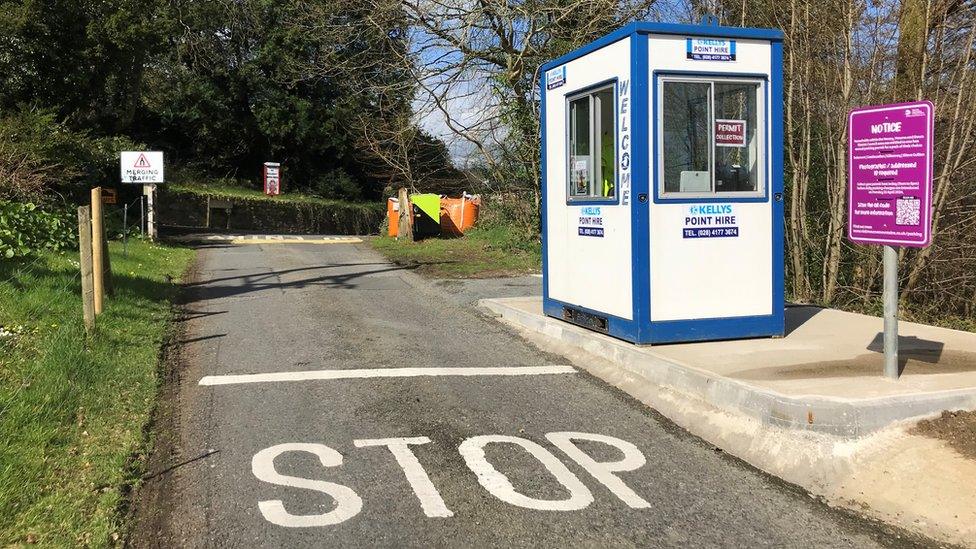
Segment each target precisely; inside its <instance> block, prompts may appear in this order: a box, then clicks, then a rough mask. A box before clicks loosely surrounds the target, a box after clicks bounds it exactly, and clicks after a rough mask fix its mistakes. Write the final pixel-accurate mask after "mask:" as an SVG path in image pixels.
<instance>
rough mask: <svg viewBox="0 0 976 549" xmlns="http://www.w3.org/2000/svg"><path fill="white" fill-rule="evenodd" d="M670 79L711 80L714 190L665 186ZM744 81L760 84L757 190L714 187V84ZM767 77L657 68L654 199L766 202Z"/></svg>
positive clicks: (710, 119) (757, 97) (767, 153)
mask: <svg viewBox="0 0 976 549" xmlns="http://www.w3.org/2000/svg"><path fill="white" fill-rule="evenodd" d="M668 82H686V83H693V84H701V83H709V84H711V88H710V90H712V91H711V92H710V93H709V101H710V105H709V153H708V165H709V177H710V181H711V188H712V190H711V191H708V192H680V191H671V192H668V191H666V190H665V183H664V162H662V161H660V159H662V158H663V157H664V116H665V113H664V85H665V83H668ZM726 82H727V83H743V84H757V89H756V128H757V134H756V135H757V138H758V139H759V142H758V143H757V147H756V150H757V151H758V152H759V154H760V155H761V156H762V159H761V160H762V161H761V162H757V170H758V171H757V177H756V190H755V191H715V190H714V189H715V165H714V163H715V108H714V84H715V83H726ZM768 88H769V82H768V77H767V76H766V75H762V74H725V73H699V72H682V71H674V72H671V71H667V72H665V71H661V72H659V71H654V112H655V115H656V117H655V121H654V124H653V127H654V136H653V137H654V139H653V154H654V156H656V158H657V160H658V161H656V162H655V164H656V167H655V169H654V179H655V183H656V184H655V187H656V188H655V189H654V201H655V202H681V201H689V202H702V201H708V200H714V201H721V202H763V201H766V200H767V199H768V192H767V191H768V188H769V184H768V178H767V174H768V169H769V166H768V164H769V161H770V157H769V153H770V151H769V143H768V141H769V139H768V138H769V126H768V124H769V123H768V109H769V101H768V93H769V91H768Z"/></svg>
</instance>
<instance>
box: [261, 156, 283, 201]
mask: <svg viewBox="0 0 976 549" xmlns="http://www.w3.org/2000/svg"><path fill="white" fill-rule="evenodd" d="M264 194H266V195H268V196H278V195H279V194H281V164H280V163H278V162H265V163H264Z"/></svg>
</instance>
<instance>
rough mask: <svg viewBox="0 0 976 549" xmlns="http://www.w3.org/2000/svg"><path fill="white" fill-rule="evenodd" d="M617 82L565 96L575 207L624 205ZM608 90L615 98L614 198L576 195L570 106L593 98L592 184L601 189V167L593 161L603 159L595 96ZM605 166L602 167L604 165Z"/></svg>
mask: <svg viewBox="0 0 976 549" xmlns="http://www.w3.org/2000/svg"><path fill="white" fill-rule="evenodd" d="M617 81H618V78H616V77H614V78H612V79H609V80H604V81H602V82H597V83H595V84H592V85H589V86H587V87H585V88H580V89H578V90H574V91H573V92H571V93H568V94H566V95H565V97H564V101H565V110H566V117H565V132H564V137H565V148H566V182H565V188H566V204H572V205H574V206H587V205H598V206H608V205H615V204H620V189H619V188H620V150H619V149H620V147H619V143H618V139H619V133H620V132H619V130H620V126H619V125H620V113H619V104H618V102H619V100H620V99H619V97H618V95H617ZM605 90H610V92H611V94H612V96H613V162H614V168H613V179H614V181H613V196H601V195H596V194H587V195H578V194H577V195H574V194H573V192H572V191H573V180H572V175H571V174H572V160H573V154H572V152H573V151H572V140H571V138H572V110H571V108H570V105H571V104H572V102H573V101H576V100H577V99H580V98H583V97H590V98H591V99H590V132H589V133H590V154H589V156H590V158H591V164H592V165H593V169H592V170H591V177H590V185H591V188H597V187H596V185H597V183H596V180H597V177H596V174H597V173H598V172H597V169H596V168H597V167H598V166H597V164H596V162H594V161H593V159H596V158H599V154H598V149H597V147H596V137H597V136H598V135H599V132H600V128H598V124H597V123H594V122H599V117H598V116H596V114H595V111H594V105H595V103H596V101H595V99H594V97H595V96H596V94H597V93H599V92H601V91H605ZM600 167H602V166H600Z"/></svg>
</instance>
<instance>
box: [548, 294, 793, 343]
mask: <svg viewBox="0 0 976 549" xmlns="http://www.w3.org/2000/svg"><path fill="white" fill-rule="evenodd" d="M564 307H569V308H570V309H573V310H576V311H581V312H583V313H586V314H589V315H593V316H597V317H602V318H606V319H607V329H606V330H596V329H593V331H595V332H601V333H606V334H607V335H610V336H613V337H616V338H618V339H623V340H625V341H630V342H631V343H637V344H639V345H650V344H655V343H683V342H691V341H716V340H723V339H746V338H753V337H778V336H780V337H781V336H783V334H784V333H785V332H786V321H785V311H783V310H780V311H779V313H778V314H771V315H764V316H736V317H729V318H703V319H697V320H669V321H659V322H652V321H643V322H641V321H639V320H627V319H624V318H620V317H616V316H612V315H608V314H606V313H602V312H600V311H594V310H592V309H587V308H585V307H580V306H578V305H573V304H571V303H564V302H562V301H558V300H555V299H549V298H543V300H542V308H543V311H544V312H545V314H546V316H549V317H552V318H558V319H560V320H564V318H563V312H564ZM564 321H565V320H564ZM566 322H569V321H566ZM571 324H574V325H576V326H580V327H582V328H587V326H584V325H582V324H577V323H571ZM591 329H592V328H591Z"/></svg>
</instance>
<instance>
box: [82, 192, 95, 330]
mask: <svg viewBox="0 0 976 549" xmlns="http://www.w3.org/2000/svg"><path fill="white" fill-rule="evenodd" d="M78 249H79V250H81V260H80V261H79V262H78V263H79V266H80V267H81V311H82V316H83V318H84V319H85V331H86V332H88V333H89V334H90V333H92V332H93V331H95V288H94V284H95V281H94V276H93V272H92V231H91V207H89V206H79V207H78Z"/></svg>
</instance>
